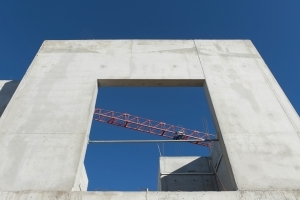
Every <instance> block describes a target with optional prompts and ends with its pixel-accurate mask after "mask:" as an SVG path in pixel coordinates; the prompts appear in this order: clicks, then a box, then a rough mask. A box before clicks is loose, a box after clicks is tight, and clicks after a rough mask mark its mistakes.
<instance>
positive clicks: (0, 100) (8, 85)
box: [0, 80, 20, 117]
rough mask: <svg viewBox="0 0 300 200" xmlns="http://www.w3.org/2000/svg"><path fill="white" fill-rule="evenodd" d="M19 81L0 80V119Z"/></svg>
mask: <svg viewBox="0 0 300 200" xmlns="http://www.w3.org/2000/svg"><path fill="white" fill-rule="evenodd" d="M19 83H20V81H4V80H3V81H1V80H0V117H1V115H2V113H3V112H4V110H5V108H6V106H7V104H8V103H9V101H10V99H11V97H12V96H13V94H14V93H15V91H16V89H17V87H18V85H19Z"/></svg>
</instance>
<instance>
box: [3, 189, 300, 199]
mask: <svg viewBox="0 0 300 200" xmlns="http://www.w3.org/2000/svg"><path fill="white" fill-rule="evenodd" d="M299 196H300V191H299V190H297V191H296V190H279V191H277V190H269V191H251V190H246V191H230V192H151V191H148V192H146V191H145V192H38V191H36V192H33V191H23V192H0V199H1V200H11V199H20V200H21V199H22V200H23V199H30V200H40V199H43V200H52V199H56V200H98V199H105V200H133V199H134V200H157V199H166V200H177V199H191V200H192V199H193V200H198V199H201V200H220V199H222V200H223V199H224V200H249V199H251V200H261V199H264V200H282V199H299Z"/></svg>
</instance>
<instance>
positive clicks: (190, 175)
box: [159, 157, 219, 191]
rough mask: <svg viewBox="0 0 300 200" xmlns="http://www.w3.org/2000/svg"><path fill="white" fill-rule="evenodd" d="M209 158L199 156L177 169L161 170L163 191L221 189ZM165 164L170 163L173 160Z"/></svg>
mask: <svg viewBox="0 0 300 200" xmlns="http://www.w3.org/2000/svg"><path fill="white" fill-rule="evenodd" d="M209 160H211V158H209V157H199V158H197V159H195V160H193V161H192V162H189V163H187V164H185V165H183V166H182V167H180V168H178V169H177V170H175V171H172V172H166V173H165V172H161V175H160V177H161V179H160V183H159V187H160V189H161V191H219V187H218V183H217V180H216V177H215V174H214V171H213V169H212V168H211V166H210V165H209ZM164 164H167V165H170V164H172V162H168V161H167V162H165V163H164ZM174 164H175V162H174Z"/></svg>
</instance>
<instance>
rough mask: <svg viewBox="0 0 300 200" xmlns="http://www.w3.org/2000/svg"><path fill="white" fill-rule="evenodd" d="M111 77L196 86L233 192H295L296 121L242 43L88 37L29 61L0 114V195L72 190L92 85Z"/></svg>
mask: <svg viewBox="0 0 300 200" xmlns="http://www.w3.org/2000/svg"><path fill="white" fill-rule="evenodd" d="M195 44H196V45H195ZM120 80H131V81H129V82H127V83H126V84H125V85H130V84H131V85H132V84H135V80H136V81H137V82H136V84H137V85H142V84H144V85H145V86H146V85H147V86H153V85H176V82H177V81H178V85H201V84H204V86H205V88H206V92H207V95H208V100H209V102H210V103H211V105H212V107H211V109H212V113H213V115H214V117H215V120H216V121H215V123H216V125H217V130H218V132H219V134H221V135H220V139H221V142H220V143H221V148H222V150H223V151H224V153H225V157H226V159H225V161H226V166H227V169H228V172H229V173H230V169H231V168H232V171H233V175H232V177H233V178H234V180H235V182H236V189H239V190H273V189H279V190H280V189H299V186H300V160H299V159H300V147H299V144H300V139H299V135H300V132H299V130H300V121H299V116H298V115H297V113H296V111H295V110H294V108H293V107H292V105H291V104H290V102H289V101H288V99H287V98H286V96H285V94H284V92H283V91H282V90H281V88H280V86H279V85H278V83H277V82H276V80H275V78H274V77H273V76H272V74H271V72H270V71H269V69H268V68H267V66H266V65H265V63H264V61H263V59H262V58H261V57H260V55H259V54H258V52H257V51H256V49H255V47H254V46H253V45H252V43H251V42H250V41H244V40H228V41H216V40H195V41H193V40H176V41H174V40H165V41H158V40H150V41H149V40H148V41H147V40H114V41H110V40H106V41H105V40H104V41H98V40H92V41H45V42H44V44H43V45H42V47H41V49H40V50H39V52H38V54H37V55H36V57H35V58H34V60H33V62H32V63H31V65H30V67H29V69H28V71H27V72H26V74H25V76H24V78H23V80H22V81H21V83H20V85H19V87H18V89H17V91H16V92H15V94H14V96H13V98H12V99H11V101H10V103H9V105H8V106H7V108H6V110H5V111H4V113H3V115H2V117H1V118H0V160H1V163H0V191H23V190H33V191H38V190H42V191H71V190H74V189H75V188H76V187H77V185H76V184H77V183H78V180H79V179H80V174H81V173H80V172H81V166H82V163H83V160H84V155H85V150H86V145H87V138H88V135H89V131H90V125H91V121H92V114H93V108H94V105H95V98H96V95H97V84H100V85H101V84H103V85H118V84H122V83H120ZM162 80H164V81H162ZM204 81H205V83H204ZM100 98H101V97H100ZM222 142H224V143H222Z"/></svg>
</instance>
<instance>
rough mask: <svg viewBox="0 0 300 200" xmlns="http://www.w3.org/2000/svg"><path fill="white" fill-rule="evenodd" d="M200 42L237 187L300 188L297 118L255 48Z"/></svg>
mask: <svg viewBox="0 0 300 200" xmlns="http://www.w3.org/2000/svg"><path fill="white" fill-rule="evenodd" d="M195 42H196V45H197V49H198V52H199V56H200V59H201V62H202V66H203V70H204V74H205V79H206V87H205V88H206V90H207V93H208V94H209V96H208V98H209V101H211V102H212V106H213V108H214V113H215V119H216V120H217V123H216V124H218V126H219V127H218V128H217V129H219V132H220V134H221V135H220V136H221V137H220V138H221V140H224V141H221V143H223V144H224V145H223V149H222V151H224V152H227V153H228V158H229V160H228V161H227V164H228V162H230V165H231V167H232V171H233V174H234V178H235V181H236V184H237V188H238V189H240V190H243V189H244V190H247V189H256V190H260V189H261V190H263V189H266V190H267V189H274V188H276V189H298V188H299V185H300V179H299V178H298V177H300V167H299V166H300V148H298V147H299V144H300V138H299V129H298V126H299V120H298V116H296V114H295V113H296V112H295V110H294V109H293V108H292V106H291V105H290V103H289V102H288V100H287V98H286V96H285V95H284V93H283V92H282V90H281V89H280V86H279V85H278V83H277V82H276V81H275V78H274V77H273V76H272V74H271V72H270V71H269V69H268V68H267V66H266V65H265V64H262V63H264V62H263V60H262V58H261V57H260V55H259V54H258V52H257V51H256V50H254V49H255V48H254V46H253V45H252V43H251V42H250V41H213V40H212V41H197V40H196V41H195ZM221 147H222V144H221ZM225 149H226V150H227V151H225Z"/></svg>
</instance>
